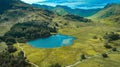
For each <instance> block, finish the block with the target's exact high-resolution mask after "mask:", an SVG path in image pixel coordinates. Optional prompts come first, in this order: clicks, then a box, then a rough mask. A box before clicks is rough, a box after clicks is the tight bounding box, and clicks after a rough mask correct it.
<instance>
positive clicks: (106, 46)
mask: <svg viewBox="0 0 120 67" xmlns="http://www.w3.org/2000/svg"><path fill="white" fill-rule="evenodd" d="M104 47H105V48H107V49H110V48H112V46H111V45H108V44H106V45H104Z"/></svg>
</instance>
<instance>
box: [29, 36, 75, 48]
mask: <svg viewBox="0 0 120 67" xmlns="http://www.w3.org/2000/svg"><path fill="white" fill-rule="evenodd" d="M74 39H75V38H74V37H72V36H67V35H62V34H56V35H52V36H50V37H48V38H39V39H36V40H32V41H29V42H28V44H29V45H31V46H33V47H35V48H56V47H61V46H68V45H71V44H73V41H74Z"/></svg>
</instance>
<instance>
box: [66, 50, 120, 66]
mask: <svg viewBox="0 0 120 67" xmlns="http://www.w3.org/2000/svg"><path fill="white" fill-rule="evenodd" d="M117 51H119V52H120V49H117ZM113 52H114V51H112V50H109V51H107V52H106V54H112V53H113ZM98 56H102V55H101V54H96V55H94V56H92V57H87V59H85V60H83V61H77V62H75V63H74V64H71V65H68V66H65V67H74V66H76V65H78V64H80V63H82V62H84V61H86V60H88V59H91V58H94V57H98Z"/></svg>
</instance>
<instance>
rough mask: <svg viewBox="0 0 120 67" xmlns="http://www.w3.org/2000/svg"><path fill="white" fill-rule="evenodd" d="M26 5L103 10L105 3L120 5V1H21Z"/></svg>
mask: <svg viewBox="0 0 120 67" xmlns="http://www.w3.org/2000/svg"><path fill="white" fill-rule="evenodd" d="M22 1H24V2H26V3H29V4H32V3H36V4H41V5H49V6H56V5H65V6H69V7H71V8H82V9H92V8H103V7H104V6H105V5H106V4H107V3H120V0H22Z"/></svg>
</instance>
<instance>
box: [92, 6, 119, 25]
mask: <svg viewBox="0 0 120 67" xmlns="http://www.w3.org/2000/svg"><path fill="white" fill-rule="evenodd" d="M91 18H92V19H105V20H108V21H112V22H117V23H120V4H108V5H106V6H105V7H104V8H103V9H102V10H101V11H99V12H98V13H96V14H95V15H93V16H92V17H91Z"/></svg>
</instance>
